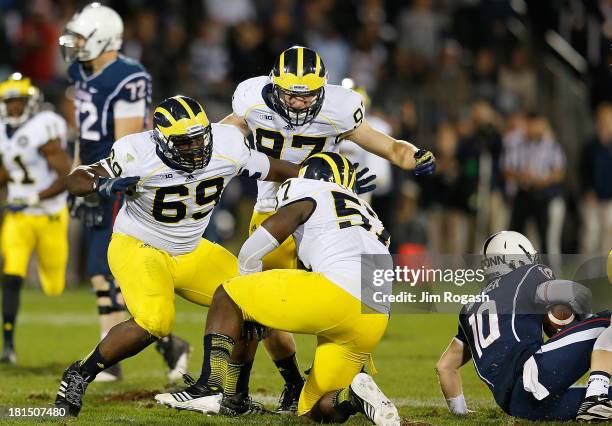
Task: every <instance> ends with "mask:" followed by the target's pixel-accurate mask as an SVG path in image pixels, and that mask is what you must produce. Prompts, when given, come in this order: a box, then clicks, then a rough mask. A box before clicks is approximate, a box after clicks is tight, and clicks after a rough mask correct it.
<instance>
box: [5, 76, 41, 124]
mask: <svg viewBox="0 0 612 426" xmlns="http://www.w3.org/2000/svg"><path fill="white" fill-rule="evenodd" d="M13 99H23V100H24V101H25V105H24V107H23V111H22V112H21V113H20V114H18V115H17V116H15V115H14V114H11V111H9V107H8V105H7V103H8V101H10V100H13ZM41 103H42V95H41V94H40V90H39V89H38V87H36V86H34V85H33V84H32V82H31V81H30V79H29V78H27V77H24V76H23V75H21V73H18V72H16V73H13V74H11V76H10V77H9V78H8V79H7V80H6V81H3V82H2V83H0V120H2V121H3V122H5V123H6V124H8V125H9V126H11V127H17V126H20V125H22V124H23V123H25V121H26V120H27V119H28V118H30V117H31V116H33V115H34V114H36V113H37V112H38V110H39V109H40V105H41Z"/></svg>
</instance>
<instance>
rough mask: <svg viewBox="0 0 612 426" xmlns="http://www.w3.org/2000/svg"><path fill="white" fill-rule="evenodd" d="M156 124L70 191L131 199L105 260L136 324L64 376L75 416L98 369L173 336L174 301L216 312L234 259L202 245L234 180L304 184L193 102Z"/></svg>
mask: <svg viewBox="0 0 612 426" xmlns="http://www.w3.org/2000/svg"><path fill="white" fill-rule="evenodd" d="M153 125H154V129H153V130H150V131H146V132H142V133H137V134H133V135H129V136H126V137H124V138H122V139H120V140H118V141H117V142H115V144H114V145H113V149H112V151H111V154H110V157H109V158H107V159H104V160H103V161H100V162H99V163H97V164H95V165H92V166H80V167H79V168H77V169H76V170H74V171H73V172H72V173H71V174H70V175H69V177H68V189H69V190H70V192H71V193H73V194H75V195H77V196H84V195H86V194H90V193H93V192H96V193H98V194H99V195H100V196H101V197H103V198H106V199H108V198H110V197H112V196H114V195H115V194H116V193H118V192H123V193H125V194H126V198H125V203H124V205H123V206H122V207H121V210H120V212H119V214H118V216H117V219H116V221H115V224H114V229H113V237H112V240H111V243H110V246H109V250H108V259H109V264H110V269H111V272H112V273H113V276H115V277H116V278H117V279H118V280H119V281H120V282H121V287H122V293H123V297H124V299H125V303H126V305H127V308H128V309H129V311H130V313H131V314H132V316H133V318H131V319H129V320H127V321H124V322H122V323H120V324H118V325H116V326H114V327H113V328H112V329H111V330H110V331H109V333H108V334H107V335H106V337H104V339H102V341H101V342H100V343H99V345H98V346H96V348H95V349H94V350H93V351H92V353H91V354H90V355H89V356H88V357H87V358H85V359H84V360H81V361H76V362H74V363H73V364H72V365H71V366H70V367H68V369H67V370H66V371H65V372H64V375H63V377H62V380H61V384H60V389H59V391H58V393H57V398H56V406H58V407H64V408H66V409H67V411H68V413H69V414H70V415H73V416H76V415H77V414H78V413H79V410H80V408H81V405H82V398H83V395H84V393H85V389H86V388H87V384H88V383H90V382H91V381H92V380H93V379H94V378H95V376H96V375H97V374H98V373H99V372H100V371H102V370H103V369H105V368H107V367H109V366H112V365H113V364H115V363H117V362H119V361H120V360H122V359H125V358H127V357H130V356H132V355H134V354H137V353H138V352H140V351H141V350H142V349H144V348H145V347H147V346H148V345H149V344H151V343H152V342H154V341H156V340H157V339H161V338H164V337H165V336H167V335H168V334H169V333H170V331H171V330H172V327H173V325H174V318H175V307H174V294H175V293H176V294H178V295H180V296H181V297H183V298H185V299H187V300H189V301H191V302H194V303H197V304H199V305H202V306H209V305H210V303H211V300H212V296H213V294H214V292H215V289H216V288H217V286H218V285H219V284H220V283H222V282H223V281H225V280H228V279H229V278H232V277H234V276H236V275H237V274H238V264H237V263H238V262H237V259H236V257H235V256H233V255H232V254H231V253H230V252H228V251H227V250H225V249H224V248H223V247H221V246H219V245H217V244H213V243H211V242H209V241H207V240H206V239H203V238H202V234H203V233H204V231H205V230H206V227H207V225H208V222H209V221H210V217H211V213H212V211H213V209H214V207H215V205H216V204H217V203H218V202H219V199H220V198H221V194H222V192H223V189H224V188H225V187H226V185H227V184H228V183H229V182H230V180H231V179H232V178H233V177H235V176H237V175H242V176H248V177H251V178H254V179H268V180H272V181H282V180H285V179H287V178H288V177H292V176H297V172H298V166H297V165H294V164H292V163H289V162H285V161H280V160H277V159H274V158H269V157H267V156H266V155H265V154H262V153H260V152H257V151H254V150H251V149H250V148H249V147H248V144H246V142H245V139H244V136H243V135H242V133H240V131H239V130H238V129H236V128H235V127H234V126H227V125H223V124H211V123H210V122H209V121H208V118H207V116H206V113H205V112H204V109H203V108H202V106H201V105H200V104H199V103H198V102H197V101H195V100H194V99H191V98H188V97H186V96H175V97H172V98H169V99H166V100H164V101H163V102H162V103H161V104H159V105H158V106H157V108H156V109H155V112H154V116H153ZM192 390H193V392H192V393H189V392H186V393H184V395H186V396H185V401H188V400H189V399H190V398H192V399H193V398H195V397H201V396H202V395H201V394H199V393H198V388H197V387H194V388H193V389H192ZM210 392H215V393H219V390H218V389H211V390H210ZM209 395H210V394H209ZM185 408H188V407H185Z"/></svg>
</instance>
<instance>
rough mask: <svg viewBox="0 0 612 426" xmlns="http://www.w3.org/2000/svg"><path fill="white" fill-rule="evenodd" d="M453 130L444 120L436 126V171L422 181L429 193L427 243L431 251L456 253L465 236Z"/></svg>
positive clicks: (460, 247)
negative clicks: (462, 224) (460, 208)
mask: <svg viewBox="0 0 612 426" xmlns="http://www.w3.org/2000/svg"><path fill="white" fill-rule="evenodd" d="M457 143H458V141H457V132H456V130H455V129H454V128H453V126H452V125H450V124H448V123H445V124H442V125H440V126H439V127H438V132H437V135H436V144H435V154H436V163H437V167H436V173H435V175H434V176H433V178H431V179H428V180H427V181H425V182H424V186H425V191H426V193H427V195H428V196H429V197H430V199H429V202H430V209H429V221H428V224H429V232H428V234H429V239H430V241H429V243H430V250H431V252H433V253H444V254H459V253H461V252H462V251H463V249H464V247H463V242H464V241H465V237H466V233H467V232H466V230H465V227H462V226H461V214H460V212H459V205H460V199H459V195H458V192H457V189H458V187H457V183H458V179H459V175H460V173H461V169H460V164H459V162H458V161H457V157H456V152H457Z"/></svg>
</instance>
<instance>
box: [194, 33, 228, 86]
mask: <svg viewBox="0 0 612 426" xmlns="http://www.w3.org/2000/svg"><path fill="white" fill-rule="evenodd" d="M190 56H191V71H192V73H193V77H194V78H195V79H196V80H197V81H198V82H199V83H200V91H205V92H208V93H211V92H213V93H221V92H222V91H223V89H225V93H228V92H230V91H231V84H230V83H229V80H228V79H229V76H230V75H229V72H230V66H231V65H230V61H229V59H230V55H229V50H228V48H227V47H226V28H225V27H224V26H223V25H222V24H220V23H218V22H206V23H203V24H202V26H201V27H200V34H199V35H198V38H197V39H196V40H195V41H194V42H193V43H192V44H191V48H190Z"/></svg>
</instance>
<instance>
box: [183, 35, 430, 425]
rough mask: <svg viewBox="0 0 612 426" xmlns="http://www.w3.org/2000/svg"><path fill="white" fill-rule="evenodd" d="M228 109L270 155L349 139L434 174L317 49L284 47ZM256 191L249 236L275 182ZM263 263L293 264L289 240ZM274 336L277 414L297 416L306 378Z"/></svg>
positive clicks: (292, 156)
mask: <svg viewBox="0 0 612 426" xmlns="http://www.w3.org/2000/svg"><path fill="white" fill-rule="evenodd" d="M232 109H233V112H232V114H231V115H229V116H227V117H226V118H224V119H223V120H222V121H221V123H224V124H232V125H235V126H237V127H238V128H240V130H241V131H242V132H243V133H244V135H245V136H246V135H248V134H249V133H252V134H253V138H254V141H255V149H256V150H257V151H259V152H263V153H264V154H266V155H269V156H270V157H273V158H280V159H282V160H286V161H291V162H292V163H296V164H300V163H302V162H303V161H304V160H305V159H306V158H308V157H309V156H311V155H313V154H316V153H318V152H321V151H336V152H337V151H338V147H339V144H338V143H339V142H340V141H341V140H344V139H350V140H351V141H353V142H355V143H356V144H358V145H359V146H361V147H362V148H364V149H366V150H367V151H369V152H372V153H374V154H376V155H379V156H381V157H383V158H385V159H387V160H389V161H390V162H392V163H393V164H395V165H396V166H398V167H400V168H402V169H405V170H414V171H415V174H417V175H419V174H422V175H424V174H430V173H433V171H434V168H435V159H434V157H433V155H432V153H431V152H429V151H426V150H423V149H418V148H417V147H416V146H414V145H412V144H410V143H408V142H406V141H401V140H396V139H393V138H392V137H390V136H388V135H386V134H384V133H382V132H379V131H378V130H376V129H374V128H373V127H371V126H370V124H369V123H368V121H367V120H366V119H365V118H364V117H365V110H364V105H363V101H362V98H361V96H360V95H359V94H358V93H356V92H354V91H353V90H351V89H348V88H345V87H342V86H338V85H332V84H327V70H326V68H325V64H324V63H323V61H322V59H321V57H320V56H319V55H318V54H317V52H315V51H314V50H312V49H309V48H307V47H301V46H294V47H291V48H289V49H287V50H285V51H283V52H282V53H281V54H280V55H279V56H278V57H277V59H276V61H275V63H274V65H273V67H272V70H271V72H270V75H269V76H259V77H254V78H250V79H248V80H245V81H243V82H242V83H240V84H239V85H238V87H237V88H236V90H235V92H234V95H233V98H232ZM257 188H258V189H257V203H256V205H255V208H254V211H253V215H252V218H251V223H250V226H249V232H250V233H253V232H254V231H255V230H256V229H257V227H258V226H259V225H260V224H261V223H262V222H263V221H264V220H265V219H266V218H268V217H269V216H271V215H272V214H273V213H274V209H275V200H276V199H275V196H276V192H277V190H278V184H277V183H273V182H258V183H257ZM263 262H264V264H263V269H264V270H268V269H294V268H296V267H297V265H298V263H297V253H296V247H295V241H294V239H293V237H289V238H287V239H286V240H284V241H282V242H281V244H280V246H279V247H278V248H277V249H275V250H273V251H272V252H271V253H269V254H268V255H267V256H266V257H265V258H264V260H263ZM279 333H280V334H281V336H279V337H277V338H276V339H265V340H264V346H265V347H266V349H267V351H268V353H269V354H270V356H271V358H272V359H273V360H274V362H275V364H276V365H277V366H278V367H279V370H280V371H281V374H282V375H283V378H284V379H285V389H284V391H283V395H282V397H281V401H280V404H279V407H278V409H277V411H280V412H293V413H294V412H295V410H296V409H297V400H298V398H299V394H300V392H301V389H302V386H303V379H302V376H301V373H300V370H299V367H298V363H297V360H296V357H295V351H296V348H295V343H294V341H293V338H292V337H291V336H290V335H288V334H287V333H282V332H278V331H270V334H271V335H272V336H273V335H274V334H279ZM238 367H240V366H238ZM233 368H236V366H232V369H233ZM249 369H250V365H249V364H248V363H247V364H244V365H242V370H243V371H242V373H241V374H242V375H244V376H247V377H248V371H249ZM247 382H248V380H247ZM177 404H178V402H177Z"/></svg>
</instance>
